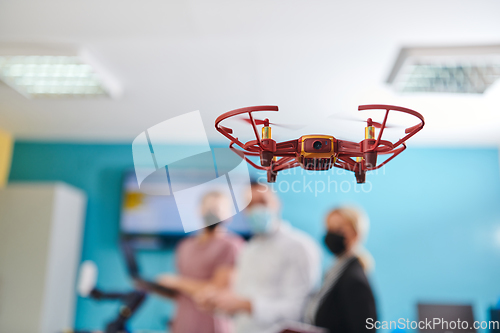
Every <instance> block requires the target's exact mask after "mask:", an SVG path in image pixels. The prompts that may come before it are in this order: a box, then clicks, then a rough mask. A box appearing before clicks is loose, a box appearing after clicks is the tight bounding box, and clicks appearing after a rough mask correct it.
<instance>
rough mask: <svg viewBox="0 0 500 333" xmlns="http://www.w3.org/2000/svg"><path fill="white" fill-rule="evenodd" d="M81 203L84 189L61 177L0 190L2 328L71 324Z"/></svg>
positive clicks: (30, 331)
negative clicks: (56, 180) (62, 180)
mask: <svg viewBox="0 0 500 333" xmlns="http://www.w3.org/2000/svg"><path fill="white" fill-rule="evenodd" d="M85 209H86V196H85V194H84V192H83V191H81V190H79V189H77V188H75V187H72V186H69V185H66V184H64V183H17V184H16V183H14V184H9V185H8V186H7V187H6V188H3V189H1V190H0V332H2V333H56V332H61V331H62V330H63V329H65V328H69V327H72V326H73V321H74V309H75V301H76V299H75V297H76V295H75V280H76V273H77V269H78V263H79V261H80V251H81V243H82V233H83V225H84V220H85V219H84V218H85Z"/></svg>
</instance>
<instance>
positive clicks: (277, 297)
mask: <svg viewBox="0 0 500 333" xmlns="http://www.w3.org/2000/svg"><path fill="white" fill-rule="evenodd" d="M251 193H252V199H251V202H250V204H249V206H248V208H247V212H248V221H249V225H250V228H251V229H252V232H253V233H254V236H253V237H252V239H251V240H250V241H249V242H248V244H247V245H246V247H245V248H244V249H243V250H242V252H241V254H240V257H239V258H238V260H237V264H236V281H235V283H234V289H233V290H225V291H221V290H217V291H212V293H209V292H205V293H204V294H203V295H200V296H199V298H198V300H199V301H200V304H202V305H203V306H204V307H206V308H211V309H212V310H213V311H216V312H223V313H226V314H229V315H233V318H234V324H235V331H236V332H237V333H257V332H258V333H276V332H279V331H281V330H282V329H283V328H284V327H285V326H286V323H287V322H293V321H300V320H301V317H302V313H303V309H304V305H305V302H306V299H307V297H308V296H309V295H310V294H311V292H312V291H313V289H314V288H315V287H316V286H317V283H318V280H319V277H320V251H319V248H318V246H317V245H316V243H315V242H314V240H313V239H312V238H311V237H310V236H308V235H307V234H306V233H304V232H302V231H300V230H297V229H295V228H293V227H292V226H291V225H289V224H288V223H287V222H284V221H282V220H281V218H280V213H279V212H280V210H279V208H280V205H279V201H278V198H277V197H276V195H275V194H274V193H273V192H272V191H271V189H270V188H269V187H268V186H266V185H263V184H259V183H253V184H252V186H251Z"/></svg>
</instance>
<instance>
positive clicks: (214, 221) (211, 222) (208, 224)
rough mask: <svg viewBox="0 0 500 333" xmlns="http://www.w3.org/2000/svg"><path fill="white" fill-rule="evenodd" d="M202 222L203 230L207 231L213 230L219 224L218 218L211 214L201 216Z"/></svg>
mask: <svg viewBox="0 0 500 333" xmlns="http://www.w3.org/2000/svg"><path fill="white" fill-rule="evenodd" d="M203 221H204V222H205V228H207V229H208V230H209V231H212V230H214V229H215V228H216V227H217V226H218V225H219V223H220V220H219V217H218V216H216V215H215V214H213V213H207V214H206V215H205V216H203Z"/></svg>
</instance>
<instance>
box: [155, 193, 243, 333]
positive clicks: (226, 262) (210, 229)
mask: <svg viewBox="0 0 500 333" xmlns="http://www.w3.org/2000/svg"><path fill="white" fill-rule="evenodd" d="M231 204H232V203H231V201H230V198H227V197H226V196H225V195H223V194H222V193H220V192H209V193H207V194H205V196H204V197H203V198H202V200H201V204H200V214H201V216H203V220H204V223H205V225H206V227H205V228H204V229H202V230H201V232H200V233H198V234H197V235H195V236H191V237H188V238H186V239H184V240H183V241H182V242H181V243H180V244H179V246H178V247H177V250H176V253H175V255H176V265H177V270H178V273H179V275H170V274H165V275H162V276H160V277H159V279H158V283H159V284H161V285H163V286H165V287H168V288H172V289H175V290H177V291H179V296H177V298H176V301H177V311H176V314H175V317H174V319H173V322H172V332H174V333H227V332H232V326H231V322H230V320H229V319H228V318H227V317H224V316H218V315H213V314H211V313H210V312H206V311H202V310H200V309H199V308H198V307H197V305H196V303H195V302H194V301H193V299H192V296H193V295H194V294H196V293H198V292H199V291H200V290H202V289H203V288H206V287H207V286H213V287H216V288H228V287H229V286H230V283H231V280H232V275H233V271H234V265H235V262H236V258H237V256H238V254H239V252H240V249H241V247H242V245H243V242H244V241H243V239H242V238H240V237H239V236H237V235H234V234H232V233H230V232H228V231H227V230H226V228H225V227H224V224H225V222H218V221H221V218H219V217H221V216H228V213H227V212H228V210H229V209H230V205H231Z"/></svg>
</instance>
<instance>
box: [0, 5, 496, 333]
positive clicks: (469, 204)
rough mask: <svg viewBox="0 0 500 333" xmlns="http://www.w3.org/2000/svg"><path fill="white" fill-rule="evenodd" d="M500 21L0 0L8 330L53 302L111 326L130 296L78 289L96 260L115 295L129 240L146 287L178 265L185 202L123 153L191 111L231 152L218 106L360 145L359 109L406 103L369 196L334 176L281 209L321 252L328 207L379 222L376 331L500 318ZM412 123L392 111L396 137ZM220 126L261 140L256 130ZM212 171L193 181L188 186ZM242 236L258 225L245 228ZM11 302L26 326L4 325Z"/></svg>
mask: <svg viewBox="0 0 500 333" xmlns="http://www.w3.org/2000/svg"><path fill="white" fill-rule="evenodd" d="M499 13H500V3H499V2H497V1H482V0H479V1H427V0H419V1H350V2H345V1H344V2H339V1H312V2H311V1H308V2H306V1H238V2H234V1H195V0H193V1H176V2H173V1H156V0H146V1H141V2H136V1H116V0H110V1H105V2H102V1H94V0H90V1H72V2H68V1H60V0H44V1H37V2H27V1H9V0H5V1H2V2H0V79H1V81H2V82H1V83H0V130H1V135H0V158H1V160H0V186H1V187H2V189H1V190H0V193H1V194H0V207H1V209H0V304H1V305H2V306H0V322H1V321H2V316H4V318H5V316H17V317H16V318H18V319H17V320H19V322H24V323H25V324H26V325H28V326H26V327H27V328H26V329H28V327H31V326H29V325H30V323H29V320H25V319H23V318H25V317H30V316H31V315H27V313H34V315H33V316H35V317H36V318H45V317H44V315H45V314H44V312H43V311H44V310H43V308H44V307H50V306H54V307H57V306H59V307H61V309H65V310H61V311H62V312H61V316H64V317H65V318H66V319H65V323H66V325H67V326H68V327H76V328H79V329H102V328H103V326H104V325H105V323H106V322H107V321H109V320H110V318H112V317H113V316H114V315H115V314H116V312H117V309H118V304H117V303H114V302H104V303H97V302H95V301H92V300H89V299H84V298H81V297H78V296H77V295H76V291H74V292H73V291H72V290H74V285H75V281H76V276H77V268H78V265H79V264H80V262H82V261H84V260H93V261H95V262H96V264H97V266H98V267H99V280H98V284H99V286H101V287H102V288H103V289H112V290H127V288H130V287H131V282H130V278H129V276H128V275H127V273H126V268H125V265H124V260H123V257H122V253H121V252H120V249H119V240H120V238H121V237H122V236H126V237H131V238H134V239H136V240H137V244H138V245H137V251H138V260H139V262H140V266H141V269H142V271H143V274H144V275H145V276H147V277H151V278H152V277H155V276H156V275H157V274H158V273H160V272H166V271H174V269H175V268H174V264H175V263H174V257H173V255H174V249H175V244H176V242H177V241H178V240H179V239H181V238H182V237H184V236H185V234H184V232H183V230H182V227H180V225H179V223H180V222H179V221H178V217H176V215H175V214H176V211H175V205H174V206H172V202H170V203H169V201H168V200H169V199H168V198H165V197H163V198H161V199H158V198H156V199H155V198H151V197H144V196H142V195H141V194H140V193H138V191H137V188H136V187H137V183H136V180H135V176H134V172H133V167H134V165H133V158H132V148H131V144H132V141H133V140H134V138H135V137H136V136H138V135H139V134H140V133H142V132H143V131H145V130H146V129H148V128H150V127H152V126H154V125H156V124H158V123H160V122H162V121H165V120H167V119H170V118H172V117H175V116H179V115H182V114H185V113H187V112H191V111H194V110H199V111H200V114H201V117H202V119H203V123H204V127H205V131H206V133H207V137H208V140H209V142H210V146H211V147H212V148H217V147H227V146H228V144H229V142H228V141H227V140H226V138H224V137H223V136H222V135H220V134H219V133H218V132H216V131H215V129H214V126H213V124H214V121H215V119H216V118H217V117H218V116H219V115H220V114H222V113H223V112H226V111H229V110H232V109H236V108H239V107H245V106H252V105H277V106H279V108H280V111H279V112H277V113H276V112H275V113H270V112H269V113H267V114H265V115H264V116H267V117H269V118H270V119H271V121H272V122H278V123H284V124H298V125H301V126H302V127H301V128H300V129H297V127H296V126H292V127H289V128H280V127H273V137H274V138H275V139H276V140H291V139H295V138H298V137H300V136H301V135H304V134H314V133H321V134H328V135H333V136H335V137H337V138H340V139H347V140H352V141H360V140H362V139H363V138H364V126H365V125H364V124H363V123H362V122H356V121H355V120H364V119H366V117H367V115H366V114H363V115H361V112H358V111H357V107H358V105H361V104H392V105H399V106H403V107H407V108H411V109H413V110H416V111H418V112H420V113H421V114H422V115H423V116H424V117H425V119H426V126H425V127H424V129H423V130H422V131H421V132H420V133H419V134H418V135H416V136H415V137H414V138H412V139H411V140H409V141H408V149H407V150H406V151H405V152H403V153H402V154H401V155H400V156H399V157H397V158H396V159H395V160H393V161H392V162H391V163H389V164H388V165H387V166H386V167H384V168H383V169H380V170H379V171H377V172H372V173H368V174H367V184H365V185H362V186H361V185H355V182H354V176H353V175H352V174H351V173H347V172H345V173H344V172H342V171H336V170H333V171H329V172H321V173H310V172H305V171H304V170H301V169H296V170H293V171H290V172H288V173H287V172H284V173H280V174H279V175H278V180H277V182H276V183H275V184H274V185H273V189H274V190H275V191H277V193H278V195H279V197H280V198H281V199H282V201H283V217H284V218H285V219H286V220H288V221H290V223H291V224H293V225H294V226H296V227H298V228H300V229H302V230H304V231H305V232H307V233H309V234H310V235H311V236H312V237H314V238H315V239H317V240H318V242H319V243H320V244H322V237H323V234H324V217H325V214H326V213H327V211H328V210H329V209H331V208H332V207H334V206H336V205H339V204H356V205H359V206H361V207H363V208H364V209H365V210H366V211H367V213H368V215H369V216H370V220H371V230H370V235H369V238H368V242H367V248H368V250H369V251H370V252H371V253H372V255H373V257H374V259H375V262H376V267H375V270H374V271H373V272H372V273H371V275H370V279H371V282H372V285H373V288H374V292H375V296H376V299H377V305H378V309H379V318H380V319H381V320H398V319H399V318H409V319H411V320H416V319H418V318H417V304H418V303H446V304H470V305H472V306H473V311H474V317H475V319H476V320H489V318H490V312H489V310H490V308H495V307H498V306H500V305H497V303H499V300H500V283H499V282H498V281H499V277H500V169H499V154H498V147H499V144H500V80H498V78H500V20H499V19H498V14H499ZM382 115H383V114H382V113H378V112H377V111H375V112H372V113H370V115H369V116H371V117H373V118H374V120H378V121H381V120H382V119H381V116H382ZM391 117H392V116H391ZM412 121H413V119H411V118H410V119H407V118H405V117H398V116H396V115H395V116H394V117H393V118H389V122H390V123H391V124H392V125H393V127H392V128H390V129H388V130H387V132H386V133H385V135H386V138H387V139H398V138H399V137H402V136H403V130H404V127H408V126H411V125H413V123H412ZM227 126H230V127H231V128H233V129H234V131H235V133H236V135H237V136H238V137H239V138H240V139H241V140H250V139H252V132H251V129H250V128H249V127H248V126H247V125H245V123H243V122H236V121H235V122H233V123H231V124H229V121H228V123H227ZM401 126H403V127H401ZM190 130H191V128H190V126H189V124H186V126H183V127H181V128H178V129H177V131H174V132H173V133H170V134H171V136H173V137H175V138H176V140H173V141H172V142H171V144H172V147H176V148H175V149H180V150H182V149H184V148H185V147H186V146H196V145H197V144H201V143H200V142H196V140H193V137H194V135H193V133H192V132H190ZM183 147H184V148H183ZM250 171H251V173H252V175H253V176H254V177H255V178H257V179H258V178H259V177H265V175H263V174H260V173H258V172H257V171H256V170H253V169H252V168H251V167H250ZM203 172H204V170H203V169H200V168H194V167H193V168H191V169H189V170H186V173H187V174H186V182H189V181H190V180H192V178H193V177H196V175H199V174H202V173H203ZM262 179H263V178H262ZM293 183H294V184H295V187H293V188H292V186H291V184H293ZM317 184H323V185H325V184H326V186H327V188H325V187H323V189H321V188H320V187H318V185H317ZM158 200H159V201H158ZM138 206H139V207H140V209H142V214H143V215H140V214H139V215H138V216H137V215H135V216H134V214H136V213H137V212H136V211H135V210H134V209H136V208H137V207H138ZM304 207H307V208H304ZM155 218H156V219H157V221H160V222H159V224H155V222H151V224H149V225H144V224H141V223H140V222H141V221H144V220H147V221H152V220H154V219H155ZM70 220H71V221H73V222H72V223H71V224H70V225H69V226H67V225H66V226H65V221H70ZM11 221H21V222H22V223H21V222H19V223H18V222H16V223H11ZM166 221H167V222H168V223H167V222H166ZM55 226H57V227H55ZM232 227H233V228H234V231H236V232H239V233H241V234H245V233H246V232H247V230H246V229H245V223H244V221H243V218H242V217H241V218H240V217H237V218H236V219H235V223H234V225H233V226H232ZM14 240H15V242H14ZM2 244H3V245H2ZM33 247H36V248H37V249H41V250H37V256H28V255H27V253H30V252H29V249H31V248H33ZM324 254H325V260H324V261H325V267H326V266H327V265H328V263H329V261H330V258H329V257H328V256H327V254H326V249H324ZM26 258H28V261H26V260H27V259H26ZM50 258H52V259H50ZM54 258H58V259H54ZM54 260H56V261H55V262H57V263H59V265H57V264H54ZM27 263H28V264H29V265H27V266H29V269H27V270H23V269H24V268H23V269H20V267H25V266H26V264H27ZM54 265H55V266H54ZM32 271H34V272H37V273H36V274H39V276H40V278H39V279H37V281H38V282H39V283H37V284H31V283H30V282H29V281H30V280H29V279H28V277H26V275H30V274H31V273H29V272H32ZM16 274H17V275H16ZM31 277H32V278H33V276H31ZM12 279H16V280H17V281H18V282H19V283H21V284H22V283H26V284H29V287H26V288H24V289H23V291H22V292H21V291H20V290H17V289H12V288H10V287H8V286H9V283H11V282H9V281H12ZM58 286H60V287H61V288H58ZM62 286H66V287H65V288H67V289H65V290H67V291H64V292H63V291H62V289H63V287H62ZM68 290H71V292H70V291H68ZM19 295H22V297H20V296H19ZM2 299H3V300H2ZM35 299H36V300H37V301H36V302H35V301H34V300H35ZM59 299H64V300H65V301H64V302H66V303H64V302H59ZM3 302H5V304H6V303H9V304H10V303H11V302H18V303H20V304H26V314H19V313H17V314H9V313H8V310H5V311H4V313H3V314H2V309H7V308H8V307H7V306H6V305H5V304H4V303H3ZM37 302H38V303H37ZM37 304H38V305H37ZM51 304H52V305H51ZM173 310H174V305H173V304H172V303H170V302H168V301H165V300H163V299H160V298H159V297H156V296H152V297H150V298H148V300H147V302H146V303H145V306H143V307H142V308H141V309H140V311H139V313H138V314H137V315H136V316H135V317H134V318H133V320H132V323H131V325H132V328H133V329H135V330H145V331H164V330H165V327H166V323H167V322H168V321H169V320H170V318H171V316H172V313H173ZM6 311H7V312H6ZM30 311H32V312H30ZM47 316H49V317H50V315H47ZM11 318H12V317H11ZM3 320H5V319H3ZM41 320H42V321H44V320H45V321H44V323H45V324H43V325H46V326H44V327H49V326H50V325H49V324H48V323H50V322H53V320H55V319H54V318H52V317H50V318H47V319H41ZM51 320H52V321H51ZM35 321H36V323H37V324H36V325H39V324H38V322H39V320H38V319H36V320H35ZM23 325H24V324H23ZM34 325H35V324H34ZM21 326H22V325H21ZM21 326H20V327H21ZM0 327H1V326H0ZM64 328H65V327H61V328H60V329H64ZM25 331H26V332H27V331H29V330H23V329H20V330H19V331H18V332H25ZM381 331H383V330H381ZM487 331H488V330H483V332H487Z"/></svg>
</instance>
